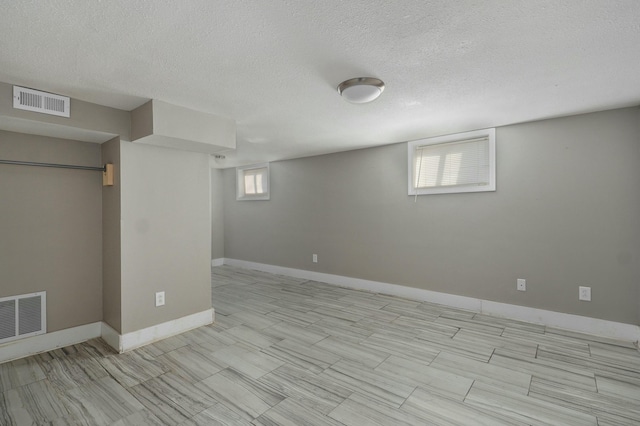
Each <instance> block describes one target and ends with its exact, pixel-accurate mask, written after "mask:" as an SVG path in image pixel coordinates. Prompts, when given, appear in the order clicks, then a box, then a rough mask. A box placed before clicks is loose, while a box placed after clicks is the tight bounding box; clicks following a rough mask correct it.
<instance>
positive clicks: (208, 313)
mask: <svg viewBox="0 0 640 426" xmlns="http://www.w3.org/2000/svg"><path fill="white" fill-rule="evenodd" d="M214 318H215V311H214V310H213V308H212V309H207V310H205V311H202V312H198V313H195V314H192V315H187V316H186V317H182V318H178V319H175V320H172V321H167V322H165V323H162V324H157V325H154V326H152V327H148V328H144V329H142V330H137V331H134V332H132V333H126V334H123V335H121V334H120V333H118V332H117V331H116V330H114V329H113V328H111V326H109V325H108V324H107V323H105V322H94V323H92V324H85V325H81V326H78V327H71V328H67V329H65V330H60V331H54V332H52V333H46V334H40V335H38V336H33V337H27V338H24V339H20V340H14V341H12V342H8V343H5V344H2V345H0V363H3V362H7V361H13V360H16V359H19V358H24V357H27V356H30V355H35V354H38V353H41V352H47V351H51V350H54V349H57V348H62V347H65V346H70V345H75V344H77V343H82V342H86V341H87V340H91V339H95V338H98V337H102V338H103V339H104V341H105V342H107V344H108V345H109V346H111V347H112V348H114V349H115V350H116V351H118V353H123V352H126V351H128V350H131V349H135V348H139V347H140V346H144V345H146V344H149V343H153V342H155V341H158V340H162V339H166V338H167V337H171V336H174V335H176V334H180V333H184V332H185V331H189V330H192V329H194V328H198V327H201V326H203V325H207V324H211V323H212V322H213V320H214Z"/></svg>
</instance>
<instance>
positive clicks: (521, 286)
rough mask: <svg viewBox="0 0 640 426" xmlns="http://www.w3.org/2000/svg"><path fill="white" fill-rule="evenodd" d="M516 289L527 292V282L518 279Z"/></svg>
mask: <svg viewBox="0 0 640 426" xmlns="http://www.w3.org/2000/svg"><path fill="white" fill-rule="evenodd" d="M516 288H517V289H518V291H527V280H523V279H522V278H518V280H517V281H516Z"/></svg>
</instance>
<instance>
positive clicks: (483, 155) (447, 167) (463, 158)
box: [408, 129, 496, 196]
mask: <svg viewBox="0 0 640 426" xmlns="http://www.w3.org/2000/svg"><path fill="white" fill-rule="evenodd" d="M495 153H496V149H495V129H486V130H479V131H474V132H467V133H459V134H455V135H447V136H440V137H437V138H430V139H422V140H418V141H413V142H409V144H408V157H409V158H408V160H409V195H416V196H417V195H426V194H445V193H454V192H482V191H495V190H496V178H495V176H496V173H495V165H496V163H495V158H496V155H495Z"/></svg>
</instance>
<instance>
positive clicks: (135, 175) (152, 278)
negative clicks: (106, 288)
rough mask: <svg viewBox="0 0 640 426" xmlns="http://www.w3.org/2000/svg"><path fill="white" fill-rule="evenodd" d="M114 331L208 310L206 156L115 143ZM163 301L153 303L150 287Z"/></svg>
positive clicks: (209, 246) (123, 330)
mask: <svg viewBox="0 0 640 426" xmlns="http://www.w3.org/2000/svg"><path fill="white" fill-rule="evenodd" d="M120 149H121V151H120V158H121V174H120V177H121V191H122V192H121V201H122V205H121V212H122V222H121V223H122V229H121V238H122V239H121V249H122V271H121V273H122V287H121V289H122V293H121V307H122V312H121V315H122V324H121V330H120V332H121V334H127V333H132V332H135V331H138V330H141V329H145V328H148V327H152V326H155V325H158V324H162V323H166V322H169V321H173V320H176V319H179V318H182V317H185V316H188V315H192V314H196V313H200V312H204V311H207V310H209V309H211V270H210V265H211V219H210V211H209V209H210V201H209V197H210V171H209V156H208V155H207V154H200V153H194V152H186V151H180V150H174V149H166V148H160V147H155V146H151V145H145V144H137V143H127V142H121V144H120ZM161 291H164V292H165V296H166V304H165V305H164V306H160V307H156V306H155V297H154V296H155V293H156V292H161Z"/></svg>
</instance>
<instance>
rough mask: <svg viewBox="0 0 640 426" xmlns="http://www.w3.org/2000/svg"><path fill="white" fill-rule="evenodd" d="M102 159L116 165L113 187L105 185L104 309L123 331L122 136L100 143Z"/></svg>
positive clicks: (107, 318) (112, 323) (107, 317)
mask: <svg viewBox="0 0 640 426" xmlns="http://www.w3.org/2000/svg"><path fill="white" fill-rule="evenodd" d="M101 148H102V162H103V163H111V164H113V174H114V178H113V186H105V187H103V188H102V310H103V313H104V317H103V321H104V322H106V323H107V324H109V325H110V326H111V327H112V328H113V329H114V330H116V331H118V332H120V331H121V323H122V321H121V320H122V309H121V308H122V305H121V296H122V295H121V285H122V280H121V278H122V277H121V273H120V271H121V256H122V248H121V247H122V246H121V237H120V234H121V232H120V231H121V230H120V204H121V203H120V192H121V190H120V188H121V183H120V138H114V139H112V140H110V141H108V142H105V143H103V144H102V145H101Z"/></svg>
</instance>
